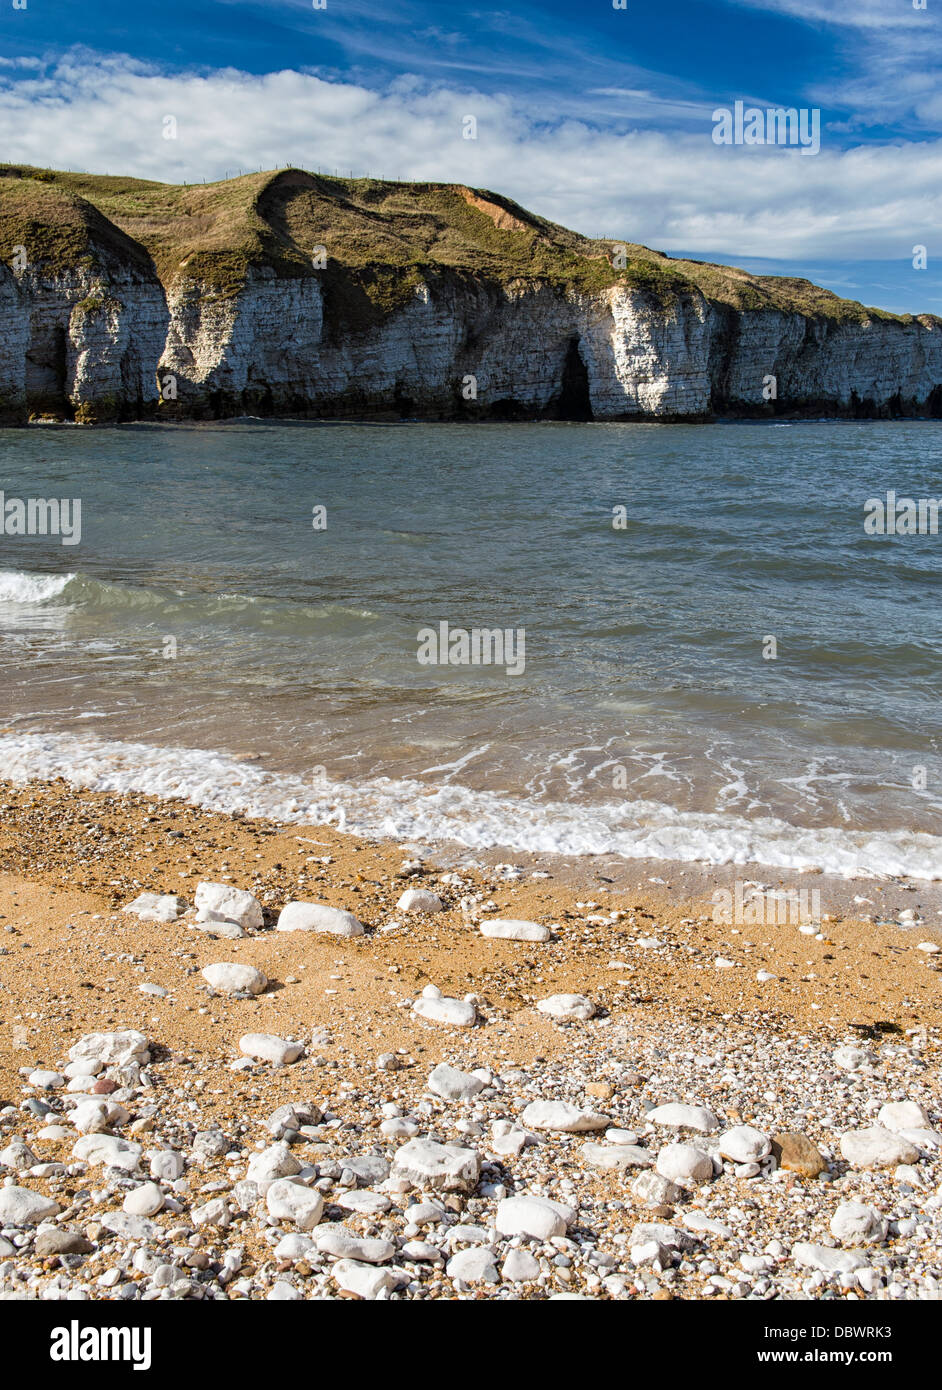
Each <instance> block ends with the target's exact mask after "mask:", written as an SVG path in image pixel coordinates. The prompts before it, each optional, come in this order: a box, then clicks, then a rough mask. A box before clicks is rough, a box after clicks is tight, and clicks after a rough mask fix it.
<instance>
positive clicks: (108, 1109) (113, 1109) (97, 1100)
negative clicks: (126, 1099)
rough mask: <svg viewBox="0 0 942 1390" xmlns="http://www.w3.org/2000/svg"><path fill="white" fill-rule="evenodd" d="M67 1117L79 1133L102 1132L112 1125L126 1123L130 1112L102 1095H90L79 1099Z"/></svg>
mask: <svg viewBox="0 0 942 1390" xmlns="http://www.w3.org/2000/svg"><path fill="white" fill-rule="evenodd" d="M68 1118H69V1119H70V1120H71V1121H72V1123H73V1124H74V1125H75V1128H76V1129H77V1130H78V1132H79V1134H102V1133H104V1131H105V1130H107V1129H110V1127H111V1126H112V1125H123V1124H126V1123H127V1122H128V1120H129V1119H130V1118H131V1113H130V1111H129V1110H125V1108H124V1106H123V1105H116V1104H115V1102H114V1101H111V1100H108V1099H107V1098H106V1097H104V1096H90V1097H89V1098H88V1099H87V1100H82V1101H80V1102H79V1104H78V1105H76V1107H75V1108H74V1110H72V1111H71V1112H70V1113H69V1116H68Z"/></svg>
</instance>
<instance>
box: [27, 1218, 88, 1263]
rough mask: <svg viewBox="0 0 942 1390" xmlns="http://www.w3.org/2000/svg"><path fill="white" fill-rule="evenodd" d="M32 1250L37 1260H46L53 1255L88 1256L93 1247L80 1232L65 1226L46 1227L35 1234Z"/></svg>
mask: <svg viewBox="0 0 942 1390" xmlns="http://www.w3.org/2000/svg"><path fill="white" fill-rule="evenodd" d="M33 1249H34V1250H35V1252H36V1255H37V1257H38V1258H39V1259H41V1260H48V1259H51V1257H52V1256H53V1255H90V1254H91V1252H92V1251H93V1250H94V1249H95V1246H94V1245H93V1244H92V1242H91V1241H90V1240H87V1239H86V1238H85V1236H83V1235H82V1233H81V1231H70V1230H69V1229H68V1227H66V1226H47V1227H46V1228H45V1229H43V1230H41V1231H37V1232H36V1240H35V1243H34V1246H33Z"/></svg>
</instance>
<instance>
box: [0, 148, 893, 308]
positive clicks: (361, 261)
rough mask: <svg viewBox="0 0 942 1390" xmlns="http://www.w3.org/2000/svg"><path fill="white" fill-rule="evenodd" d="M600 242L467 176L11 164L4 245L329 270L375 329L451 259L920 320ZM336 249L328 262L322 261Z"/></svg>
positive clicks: (46, 258)
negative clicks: (396, 178) (616, 260)
mask: <svg viewBox="0 0 942 1390" xmlns="http://www.w3.org/2000/svg"><path fill="white" fill-rule="evenodd" d="M621 244H622V245H624V246H625V248H626V252H627V265H626V267H625V268H624V269H615V268H614V267H613V266H612V264H611V256H612V251H613V247H614V246H615V243H613V242H610V241H600V240H591V239H589V238H586V237H583V236H580V235H579V234H578V233H576V232H571V231H569V230H568V229H567V228H565V227H560V226H558V225H556V224H555V223H552V222H548V221H546V220H545V219H544V218H541V217H537V216H535V215H534V214H532V213H530V212H527V211H526V210H525V209H524V208H521V207H519V206H518V205H517V204H516V203H513V202H512V201H511V200H510V199H507V198H503V197H501V196H500V195H499V194H495V193H489V192H487V191H486V190H482V189H469V188H465V187H463V186H462V185H458V184H431V183H425V184H422V183H393V182H387V181H383V180H380V179H342V178H329V177H327V176H324V175H319V174H317V175H315V174H310V173H306V172H304V171H303V170H300V169H288V170H283V171H276V172H263V173H257V174H247V175H243V176H242V177H240V178H234V179H227V180H224V181H222V182H219V183H209V184H165V183H156V182H152V181H151V180H148V179H131V178H117V177H112V176H110V175H101V174H76V173H66V172H57V171H55V170H48V169H34V168H30V167H28V166H24V165H7V166H3V167H0V256H2V258H3V259H4V260H5V261H6V262H7V263H8V264H9V263H10V261H11V259H12V256H13V250H14V247H16V246H25V247H26V248H27V255H28V258H29V261H30V263H31V264H36V263H42V264H43V265H44V267H46V268H47V269H49V270H52V271H55V270H63V269H68V268H71V267H73V266H77V265H87V266H88V265H95V264H101V263H102V261H103V260H107V259H108V258H109V257H112V256H118V257H120V258H122V259H124V260H127V259H131V260H133V261H137V262H139V263H140V264H141V265H146V263H147V261H148V258H150V259H151V260H152V261H153V264H154V266H155V268H156V271H157V274H158V275H159V276H160V279H161V281H162V282H163V283H164V285H166V286H171V285H176V284H179V283H180V282H185V281H187V280H190V281H194V282H199V283H200V284H201V285H204V286H209V287H210V288H211V289H212V290H214V291H215V292H216V293H217V294H220V295H223V296H230V295H234V294H237V293H238V292H239V290H240V289H241V287H242V285H243V284H244V282H245V277H246V274H247V273H248V272H249V271H250V270H251V269H255V270H262V269H263V268H265V267H268V268H269V270H270V271H271V272H273V273H274V274H275V275H276V276H279V277H282V278H296V277H302V276H308V275H314V274H323V275H324V277H325V289H326V293H327V297H328V304H330V302H331V300H333V301H334V303H336V304H337V306H338V307H340V306H342V308H343V312H344V317H345V319H346V321H347V322H350V321H353V322H354V323H357V324H361V325H362V326H364V327H366V326H368V325H369V323H370V322H371V321H375V320H376V319H380V318H382V317H384V316H385V315H386V314H388V313H390V312H391V311H393V310H394V309H396V308H397V307H399V306H401V305H402V304H404V303H405V302H406V301H407V300H409V299H410V298H411V296H412V295H413V293H414V290H415V288H416V286H417V285H418V284H419V283H420V282H421V281H422V280H424V279H434V278H436V277H437V276H439V275H441V274H443V273H448V272H451V273H452V274H453V275H458V276H460V277H464V276H467V277H471V276H473V277H475V278H477V279H482V278H483V279H484V280H486V281H490V282H492V283H494V284H495V285H500V286H508V285H513V284H515V283H520V284H532V283H534V282H542V283H545V284H547V285H549V286H550V287H552V288H554V289H557V290H559V291H563V290H568V291H570V292H572V291H575V292H577V293H586V294H589V293H597V292H598V291H600V290H604V289H606V288H609V287H611V286H614V285H619V284H621V285H627V286H631V287H635V288H638V289H643V290H644V291H646V292H647V293H648V294H649V295H650V296H651V298H652V300H653V301H654V302H655V303H657V304H658V305H660V306H662V307H665V308H667V307H669V306H670V304H671V302H672V301H673V300H675V299H676V297H677V296H678V295H680V294H683V293H685V292H690V291H691V290H692V289H699V290H700V291H701V292H702V293H703V294H704V295H705V296H706V298H707V299H709V300H710V301H711V302H713V303H714V304H716V305H719V306H726V307H729V308H730V309H734V310H750V309H753V310H761V309H777V310H782V311H784V312H787V313H800V314H805V315H808V316H811V317H815V318H821V319H825V320H830V321H833V322H838V323H860V322H864V321H866V320H867V319H882V320H897V321H901V322H911V321H912V316H911V315H902V316H900V315H896V314H889V313H886V312H884V311H882V310H879V309H865V308H864V307H863V306H862V305H861V304H858V303H856V302H855V301H853V300H847V299H841V298H839V297H838V296H837V295H835V294H832V293H831V292H830V291H829V290H824V289H821V288H819V287H818V286H816V285H813V284H811V282H810V281H807V280H798V279H786V278H780V277H777V276H768V275H766V276H753V275H749V274H748V273H747V272H746V271H742V270H737V269H735V268H734V267H729V266H719V265H710V264H708V263H706V262H700V261H684V260H673V259H671V258H670V257H667V256H664V255H662V254H661V253H660V252H658V251H652V250H650V249H649V248H648V247H645V246H639V245H637V244H634V243H631V242H625V243H621ZM317 246H324V247H326V250H327V256H328V266H327V270H326V271H323V272H318V271H316V270H314V268H313V266H312V254H313V251H314V248H315V247H317Z"/></svg>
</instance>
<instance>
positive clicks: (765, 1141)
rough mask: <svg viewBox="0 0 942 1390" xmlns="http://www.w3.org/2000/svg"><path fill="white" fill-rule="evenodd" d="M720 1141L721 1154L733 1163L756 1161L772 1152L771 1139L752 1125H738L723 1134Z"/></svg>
mask: <svg viewBox="0 0 942 1390" xmlns="http://www.w3.org/2000/svg"><path fill="white" fill-rule="evenodd" d="M718 1142H719V1150H720V1154H721V1155H722V1157H723V1158H728V1159H729V1160H730V1161H731V1162H732V1163H756V1162H757V1161H758V1160H759V1159H760V1158H766V1157H767V1156H768V1155H769V1154H770V1153H771V1152H772V1141H771V1139H770V1138H769V1137H768V1135H767V1134H763V1133H762V1131H761V1130H759V1129H753V1127H752V1125H736V1126H735V1127H734V1128H733V1129H728V1130H727V1131H726V1133H725V1134H721V1135H720V1137H719V1141H718Z"/></svg>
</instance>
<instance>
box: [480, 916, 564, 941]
mask: <svg viewBox="0 0 942 1390" xmlns="http://www.w3.org/2000/svg"><path fill="white" fill-rule="evenodd" d="M478 931H479V932H480V933H481V935H482V936H489V937H494V938H495V939H497V940H501V941H549V939H550V937H551V936H552V932H551V931H550V929H549V927H543V926H541V925H540V923H539V922H526V921H518V920H517V919H516V918H513V917H492V918H490V920H489V921H486V922H482V923H481V924H480V926H479V927H478Z"/></svg>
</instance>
